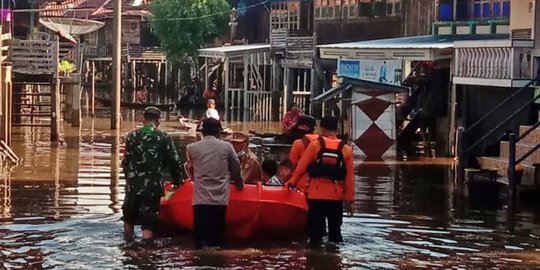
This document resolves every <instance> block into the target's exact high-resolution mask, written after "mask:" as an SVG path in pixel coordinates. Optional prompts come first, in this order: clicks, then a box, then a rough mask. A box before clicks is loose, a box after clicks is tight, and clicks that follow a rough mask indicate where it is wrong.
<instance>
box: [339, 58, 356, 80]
mask: <svg viewBox="0 0 540 270" xmlns="http://www.w3.org/2000/svg"><path fill="white" fill-rule="evenodd" d="M338 76H340V77H349V78H355V79H358V78H360V60H345V59H340V60H339V61H338Z"/></svg>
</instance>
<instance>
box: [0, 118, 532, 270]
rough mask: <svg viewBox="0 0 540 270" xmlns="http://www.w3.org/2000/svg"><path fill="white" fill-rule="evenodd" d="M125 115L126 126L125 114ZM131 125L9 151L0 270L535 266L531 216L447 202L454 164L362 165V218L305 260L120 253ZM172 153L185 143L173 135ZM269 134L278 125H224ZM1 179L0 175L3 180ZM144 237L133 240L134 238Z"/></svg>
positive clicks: (297, 246) (237, 253) (87, 125)
mask: <svg viewBox="0 0 540 270" xmlns="http://www.w3.org/2000/svg"><path fill="white" fill-rule="evenodd" d="M126 117H127V116H126ZM138 117H139V116H137V115H132V118H130V119H132V120H130V121H128V122H126V123H125V125H124V126H123V127H122V129H121V130H118V131H111V130H109V129H108V125H109V120H108V119H92V118H85V119H84V120H83V125H82V127H81V128H77V129H72V128H69V127H64V128H65V130H64V133H65V136H64V143H63V144H62V145H60V146H59V147H56V148H55V147H51V145H50V143H49V142H48V141H47V140H48V138H47V135H46V134H44V133H41V132H42V131H40V130H34V131H33V132H35V133H31V134H27V133H25V132H24V130H19V131H18V132H19V134H17V135H16V136H15V137H14V138H15V141H16V143H15V145H14V148H15V150H16V151H17V153H19V155H21V156H22V157H23V158H24V160H23V163H22V164H21V166H19V167H17V168H15V169H14V170H13V171H12V172H11V171H9V170H7V168H6V167H0V169H1V170H0V174H1V175H2V176H3V177H2V181H0V268H8V269H11V268H13V269H16V268H19V269H28V268H59V269H96V268H105V269H123V268H135V269H159V268H196V267H199V266H204V267H210V268H212V267H213V268H232V269H264V268H267V269H341V268H342V269H349V268H352V267H358V268H371V269H400V268H418V267H420V268H452V267H462V268H490V267H497V268H512V267H513V266H515V265H516V263H519V264H520V265H522V266H524V267H536V266H540V261H539V260H538V259H537V258H538V255H536V252H537V250H538V248H540V247H539V245H540V242H539V239H540V225H539V223H540V217H539V215H538V214H537V213H538V211H536V209H521V210H520V211H517V212H513V213H510V212H511V211H507V210H506V209H504V208H501V209H482V208H476V207H473V206H471V205H470V204H468V203H467V201H466V200H463V199H462V198H461V197H459V196H455V192H454V173H453V164H452V160H447V159H437V160H427V161H426V160H423V161H408V162H401V161H400V162H389V163H386V164H383V163H362V164H361V165H358V166H357V168H356V175H357V179H356V181H357V190H356V194H357V201H356V202H355V206H356V209H358V212H359V213H358V214H357V215H355V217H352V218H345V220H344V225H343V235H344V237H345V243H343V244H342V245H339V246H325V247H323V248H322V249H320V250H309V249H307V248H306V246H305V245H304V238H303V236H298V237H297V238H295V239H293V240H290V241H247V242H240V243H231V242H229V244H230V246H231V248H230V249H226V250H220V251H196V250H193V249H192V246H193V245H192V242H191V239H190V238H189V237H187V236H174V235H173V236H166V237H163V238H161V239H159V240H158V241H157V243H156V245H155V246H154V247H152V248H150V249H148V250H144V249H141V248H140V247H139V246H137V245H127V244H126V243H125V242H124V241H123V239H122V224H121V222H120V221H119V217H120V215H121V213H120V212H121V211H120V207H121V205H122V200H123V192H124V186H125V180H124V176H123V174H122V172H121V169H120V160H121V158H122V157H121V156H122V152H123V141H124V137H125V134H126V132H127V131H129V130H132V129H133V128H136V127H137V126H140V125H141V124H140V119H139V118H138ZM175 124H176V123H175V122H169V123H164V128H165V129H167V130H170V131H173V132H175V134H176V135H175V138H176V142H177V143H178V146H179V148H180V153H181V154H183V153H185V145H186V144H187V143H188V142H190V141H191V140H193V139H192V138H189V137H184V136H182V135H181V133H179V132H178V131H177V130H175ZM227 125H228V126H230V127H234V128H235V129H242V130H245V131H247V130H249V129H257V130H258V131H262V132H264V131H271V130H275V129H276V127H277V128H279V123H271V124H249V123H248V124H244V123H227ZM4 176H5V177H4ZM138 233H139V234H140V232H138Z"/></svg>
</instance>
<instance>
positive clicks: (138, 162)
mask: <svg viewBox="0 0 540 270" xmlns="http://www.w3.org/2000/svg"><path fill="white" fill-rule="evenodd" d="M143 117H144V122H143V123H144V127H142V128H141V129H138V130H135V131H132V132H130V133H129V134H128V135H127V138H126V146H125V149H124V159H123V160H122V169H123V170H124V174H125V176H126V196H125V199H124V205H123V206H122V213H123V217H122V220H123V221H124V232H125V234H126V236H127V237H129V238H132V237H133V227H134V225H135V224H141V225H142V226H141V227H142V230H143V234H142V239H143V241H145V242H148V241H151V240H152V239H153V237H154V231H155V227H156V225H157V223H158V216H159V203H160V199H161V197H162V196H163V195H164V192H163V175H164V171H165V170H166V169H168V170H169V172H170V174H171V177H172V179H170V180H171V181H172V182H173V184H174V185H175V186H177V185H179V184H180V183H181V182H180V181H181V179H180V174H181V171H182V165H181V163H180V158H179V156H178V152H177V151H176V146H175V145H174V142H173V140H172V138H171V137H170V136H169V135H168V134H167V133H166V132H165V131H162V130H159V129H158V126H159V124H160V117H161V111H160V110H159V109H158V108H156V107H147V108H146V109H145V110H144V115H143Z"/></svg>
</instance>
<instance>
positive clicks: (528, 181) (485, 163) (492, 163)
mask: <svg viewBox="0 0 540 270" xmlns="http://www.w3.org/2000/svg"><path fill="white" fill-rule="evenodd" d="M478 163H480V167H481V168H482V169H496V170H497V173H498V174H499V175H500V176H503V177H507V176H508V174H507V170H508V160H507V159H505V158H501V157H479V158H478ZM522 166H523V167H524V169H525V170H524V172H523V177H522V178H521V184H522V185H526V186H533V185H534V167H533V166H531V165H527V164H522Z"/></svg>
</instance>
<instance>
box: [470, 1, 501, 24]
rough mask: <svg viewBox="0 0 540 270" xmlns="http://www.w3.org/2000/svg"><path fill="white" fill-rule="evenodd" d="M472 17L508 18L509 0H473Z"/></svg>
mask: <svg viewBox="0 0 540 270" xmlns="http://www.w3.org/2000/svg"><path fill="white" fill-rule="evenodd" d="M472 17H473V18H474V19H486V20H489V19H502V18H509V17H510V0H474V1H473V3H472Z"/></svg>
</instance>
